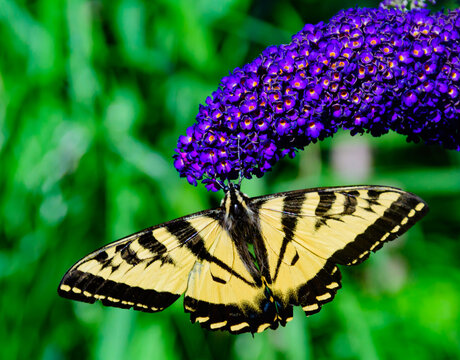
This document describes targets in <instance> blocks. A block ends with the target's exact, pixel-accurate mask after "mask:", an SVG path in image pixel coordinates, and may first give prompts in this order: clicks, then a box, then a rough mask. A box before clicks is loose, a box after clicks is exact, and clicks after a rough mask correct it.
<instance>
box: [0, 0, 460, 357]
mask: <svg viewBox="0 0 460 360" xmlns="http://www.w3.org/2000/svg"><path fill="white" fill-rule="evenodd" d="M376 3H377V2H376V1H374V2H371V1H367V2H365V1H362V2H360V5H363V6H364V5H367V6H372V5H373V6H375V5H376ZM449 4H450V3H448V2H445V3H444V5H446V6H448V5H449ZM354 5H356V3H355V2H354V1H347V2H346V3H345V4H344V2H342V1H328V2H326V1H317V0H305V1H300V0H290V1H283V2H277V1H270V2H262V1H261V2H257V1H252V2H251V1H243V0H222V1H213V0H199V1H193V2H190V1H185V0H180V1H174V0H156V1H141V0H115V1H96V0H95V1H80V0H67V1H56V0H37V1H33V2H31V1H24V0H18V1H16V2H15V1H13V0H2V1H1V2H0V44H1V47H2V52H1V56H0V129H1V132H0V314H1V316H0V318H1V321H0V358H2V359H39V358H41V359H109V358H110V359H181V358H186V359H195V358H200V359H212V358H219V359H230V358H235V359H291V358H301V359H330V358H336V359H379V358H383V359H399V358H400V359H433V358H436V359H452V358H458V357H459V356H460V341H459V339H460V326H459V323H460V288H459V287H458V283H459V282H460V261H459V260H458V254H459V253H460V237H459V234H460V154H459V153H455V152H449V151H445V150H443V149H440V148H434V147H426V146H423V145H415V144H406V143H405V142H404V140H402V139H401V138H400V137H398V136H397V135H392V134H389V135H386V136H384V137H382V138H379V139H376V138H371V137H370V136H364V137H355V138H352V137H350V136H349V134H347V133H341V134H338V135H337V136H336V137H334V139H331V140H328V141H325V142H323V143H321V144H316V145H312V146H309V147H308V149H306V150H305V151H304V152H302V153H301V154H299V156H298V157H297V158H296V159H294V160H288V159H286V160H284V161H283V162H282V163H280V164H279V165H278V167H277V169H276V170H275V171H274V172H272V173H270V174H267V175H266V176H265V177H264V178H263V179H255V180H253V181H246V182H245V183H244V184H243V190H244V191H245V192H246V193H248V194H249V195H251V196H255V195H259V194H264V193H268V192H276V191H286V190H293V189H296V188H306V187H314V186H326V185H345V184H347V183H369V184H382V185H395V186H399V187H402V188H404V189H405V190H408V191H412V192H415V193H417V194H418V195H419V196H421V197H423V198H424V199H425V200H426V201H427V202H428V203H429V204H430V207H431V212H430V214H429V215H428V216H427V218H426V219H424V220H423V221H422V222H421V223H420V224H419V225H417V226H416V227H415V228H414V229H412V230H411V231H409V233H408V234H407V235H406V236H404V237H403V238H402V239H399V240H397V241H395V242H394V243H392V244H390V245H387V246H386V247H385V249H383V250H382V251H381V252H379V254H378V255H376V256H372V257H371V259H370V260H369V261H367V262H366V263H365V264H363V265H361V266H359V267H357V268H349V269H342V273H343V274H344V280H343V285H344V288H343V289H342V290H340V291H339V293H338V295H337V298H336V299H335V300H334V302H332V303H331V304H328V305H326V306H325V307H324V309H323V310H322V311H321V312H320V313H319V314H318V315H315V316H312V317H309V318H306V317H305V316H304V315H303V313H302V312H301V311H296V313H295V318H294V320H293V321H292V322H291V323H289V324H288V326H287V327H286V328H283V329H279V330H277V331H266V332H264V333H263V334H258V335H255V337H254V338H252V337H251V336H250V335H241V336H232V335H229V334H226V333H220V332H216V333H210V332H206V331H204V330H202V329H201V328H200V327H199V326H198V325H192V324H190V322H189V320H188V316H187V315H186V314H184V313H183V310H182V304H181V301H178V302H177V303H176V304H174V305H173V306H172V307H171V308H170V309H167V310H165V311H164V312H163V313H159V314H144V313H137V312H134V311H126V310H120V309H111V308H104V307H103V306H102V305H100V304H94V305H88V304H81V303H75V302H71V301H68V300H65V299H61V298H59V297H58V295H57V293H56V289H57V285H58V284H59V281H60V279H61V277H62V275H63V274H64V273H65V271H66V270H67V269H68V268H69V267H70V266H71V265H72V264H73V263H74V262H75V261H77V260H78V259H79V258H81V257H82V256H84V255H86V254H87V253H89V252H90V251H92V250H95V249H96V248H97V247H100V246H102V245H103V244H106V243H108V242H110V241H112V240H115V239H117V238H120V237H122V236H124V235H127V234H129V233H132V232H135V231H138V230H140V229H142V228H146V227H148V226H151V225H154V224H158V223H161V222H163V221H166V220H169V219H172V218H175V217H179V216H182V215H185V214H188V213H190V212H193V211H198V210H202V209H205V208H208V207H210V206H214V205H216V203H217V202H218V201H219V200H220V199H218V198H219V196H220V195H221V194H217V195H216V194H209V193H207V192H206V191H205V189H204V188H203V187H198V188H194V187H192V186H190V185H188V184H187V183H186V181H185V180H184V179H179V177H178V174H177V173H176V172H175V170H174V169H173V165H172V157H171V156H172V154H173V149H174V147H175V143H176V139H177V137H178V136H179V135H180V134H182V133H183V132H184V130H185V128H186V127H187V126H188V125H190V124H191V123H192V122H193V121H194V116H195V114H196V112H197V110H198V104H200V103H203V102H204V100H205V98H206V96H208V95H209V94H210V93H211V92H212V91H213V90H215V89H216V86H217V84H218V82H219V80H220V78H221V77H222V76H223V75H225V74H227V73H228V71H229V70H231V69H233V68H234V67H236V66H240V65H243V64H244V63H246V62H247V61H249V60H251V59H252V58H253V57H255V56H256V55H257V54H258V53H259V52H260V51H261V50H262V49H263V48H264V47H265V46H268V45H271V44H279V43H283V42H288V41H289V39H290V35H291V34H293V33H294V32H297V31H298V30H299V29H300V28H301V27H302V26H303V24H304V23H307V22H309V23H314V22H317V21H321V20H327V19H328V17H330V16H331V15H332V14H334V13H335V12H336V11H338V10H339V9H340V7H341V6H354Z"/></svg>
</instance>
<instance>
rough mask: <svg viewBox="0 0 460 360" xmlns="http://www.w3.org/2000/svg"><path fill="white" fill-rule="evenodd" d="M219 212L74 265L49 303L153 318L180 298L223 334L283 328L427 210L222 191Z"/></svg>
mask: <svg viewBox="0 0 460 360" xmlns="http://www.w3.org/2000/svg"><path fill="white" fill-rule="evenodd" d="M224 190H225V196H224V198H223V200H222V202H221V204H220V207H218V208H215V209H212V210H206V211H202V212H198V213H195V214H192V215H188V216H185V217H181V218H178V219H175V220H172V221H169V222H166V223H164V224H160V225H157V226H153V227H150V228H148V229H145V230H142V231H140V232H138V233H135V234H133V235H130V236H127V237H125V238H123V239H121V240H118V241H115V242H113V243H111V244H109V245H106V246H104V247H102V248H100V249H99V250H97V251H95V252H93V253H91V254H89V255H87V256H86V257H84V258H83V259H81V260H80V261H78V262H77V263H76V264H75V265H74V266H72V268H71V269H70V270H69V271H68V272H67V273H66V274H65V276H64V277H63V279H62V281H61V283H60V285H59V288H58V293H59V295H61V296H63V297H65V298H69V299H73V300H79V301H84V302H89V303H93V302H95V301H96V300H100V301H102V303H103V304H104V305H107V306H115V307H120V308H134V309H135V310H140V311H145V312H157V311H161V310H163V309H165V308H167V307H168V306H170V305H171V304H172V303H173V302H175V301H176V300H177V299H178V298H179V297H180V296H181V295H182V294H184V309H185V311H186V312H187V313H190V318H191V321H192V322H193V323H194V322H198V323H199V324H200V325H201V326H202V327H203V328H206V329H210V330H226V331H229V332H230V333H233V334H239V333H244V332H251V333H253V334H254V333H256V332H262V331H264V330H265V329H267V328H271V329H276V328H277V327H278V326H279V325H281V326H285V325H286V323H287V322H289V321H290V320H292V318H293V307H294V306H301V307H302V309H303V311H304V312H305V313H306V314H307V315H310V314H313V313H316V312H318V311H319V310H320V309H321V306H322V305H323V304H324V303H327V302H329V301H331V300H332V299H333V298H334V296H335V294H336V292H337V290H338V289H339V288H340V287H341V282H340V281H341V274H340V271H339V269H338V267H337V264H339V265H356V264H359V263H361V262H363V261H364V260H365V259H367V258H368V257H369V254H370V252H371V251H373V252H375V251H377V250H378V249H380V248H381V247H382V245H383V244H384V243H385V242H387V241H390V240H393V239H395V238H396V237H398V236H400V235H401V234H403V233H404V232H405V231H407V230H408V229H409V228H410V227H411V226H412V225H414V224H415V223H416V222H417V221H418V220H419V219H421V218H422V217H423V216H424V215H425V214H426V213H427V212H428V206H427V204H426V203H425V202H424V201H423V200H422V199H420V198H419V197H418V196H416V195H414V194H411V193H408V192H404V191H402V190H399V189H397V188H392V187H386V186H346V187H330V188H316V189H306V190H297V191H289V192H282V193H277V194H272V195H266V196H259V197H253V198H249V197H248V196H247V195H245V194H243V193H242V192H241V191H240V188H239V185H237V184H233V183H229V185H228V186H226V187H225V189H224Z"/></svg>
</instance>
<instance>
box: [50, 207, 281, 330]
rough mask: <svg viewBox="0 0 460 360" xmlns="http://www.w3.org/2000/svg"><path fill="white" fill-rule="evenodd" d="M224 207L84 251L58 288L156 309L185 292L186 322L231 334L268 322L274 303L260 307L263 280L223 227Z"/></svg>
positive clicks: (80, 296)
mask: <svg viewBox="0 0 460 360" xmlns="http://www.w3.org/2000/svg"><path fill="white" fill-rule="evenodd" d="M222 211H223V210H221V209H216V210H211V211H205V212H201V213H198V214H195V215H191V216H186V217H183V218H180V219H176V220H173V221H171V222H168V223H165V224H162V225H158V226H156V227H153V228H149V229H146V230H144V231H141V232H139V233H136V234H133V235H131V236H128V237H126V238H124V239H121V240H118V241H116V242H114V243H112V244H109V245H107V246H105V247H103V248H101V249H99V250H97V251H95V252H93V253H91V254H89V255H88V256H86V257H84V258H83V259H82V260H80V261H79V262H77V263H76V264H75V265H74V266H73V267H72V268H71V269H70V270H69V271H68V272H67V273H66V274H65V276H64V278H63V279H62V281H61V284H60V286H59V288H58V292H59V295H61V296H63V297H66V298H69V299H72V300H79V301H84V302H89V303H93V302H95V301H96V300H101V301H102V303H103V304H104V305H107V306H115V307H121V308H131V307H132V308H134V309H135V310H140V311H146V312H156V311H161V310H163V309H165V308H166V307H168V306H169V305H171V304H172V303H173V302H174V301H175V300H177V299H178V298H179V297H180V295H181V294H183V293H184V292H185V299H184V308H185V311H186V312H188V313H190V317H191V320H192V322H199V323H200V325H201V326H202V327H204V328H207V329H210V330H217V329H221V330H228V331H229V332H231V333H235V334H236V333H242V332H247V331H251V332H256V331H257V330H258V329H259V328H260V326H261V325H262V324H268V323H272V322H273V319H275V318H276V311H275V309H274V308H269V309H267V307H266V306H265V311H264V310H263V309H264V303H266V302H267V299H266V297H265V295H264V292H263V288H262V287H261V286H262V284H261V283H260V282H259V283H258V282H257V281H255V280H254V278H253V277H252V276H251V274H250V273H249V271H248V264H247V263H245V262H244V260H242V257H241V256H240V252H241V250H239V249H238V246H239V245H237V244H236V243H235V241H233V240H232V239H231V238H230V236H229V234H228V232H227V231H226V230H225V229H224V228H223V227H222V221H221V215H222ZM240 245H241V244H240ZM264 326H265V325H264Z"/></svg>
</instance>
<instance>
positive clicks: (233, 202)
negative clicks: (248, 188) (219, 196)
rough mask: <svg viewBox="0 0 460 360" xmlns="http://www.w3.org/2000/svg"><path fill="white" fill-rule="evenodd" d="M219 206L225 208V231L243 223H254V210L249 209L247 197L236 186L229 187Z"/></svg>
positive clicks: (250, 224) (249, 224)
mask: <svg viewBox="0 0 460 360" xmlns="http://www.w3.org/2000/svg"><path fill="white" fill-rule="evenodd" d="M221 206H222V207H223V208H224V209H225V215H224V219H223V222H224V227H225V228H226V229H227V231H230V230H232V229H233V228H235V227H240V228H241V227H242V226H244V225H247V226H254V225H255V224H254V221H255V219H254V211H253V210H252V209H251V206H250V203H249V197H248V196H247V195H246V194H243V193H242V192H241V191H239V190H238V189H237V188H236V187H234V186H230V187H229V189H228V191H227V192H226V193H225V197H224V198H223V200H222V203H221ZM246 223H247V224H246Z"/></svg>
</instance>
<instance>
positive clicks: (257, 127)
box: [174, 7, 460, 191]
mask: <svg viewBox="0 0 460 360" xmlns="http://www.w3.org/2000/svg"><path fill="white" fill-rule="evenodd" d="M459 33H460V17H459V10H454V11H450V12H448V13H435V14H430V12H429V11H428V10H424V9H415V10H411V11H407V12H404V11H401V10H399V9H386V8H383V7H381V8H379V9H348V10H343V11H341V12H340V13H338V14H337V15H336V16H334V17H333V18H332V19H331V20H330V21H329V23H322V22H321V23H319V24H316V25H305V26H304V28H303V29H302V30H301V31H300V32H299V33H297V34H295V35H294V36H293V37H292V41H291V42H290V43H289V44H284V45H280V46H270V47H268V48H267V49H265V50H264V51H263V52H262V54H261V55H260V56H259V57H257V58H256V59H255V60H253V61H252V62H250V63H249V64H246V65H245V66H243V67H242V68H236V69H235V70H234V71H233V72H232V73H230V75H228V76H225V77H224V78H223V79H222V81H221V83H220V85H219V88H218V89H217V90H216V91H215V92H214V93H212V96H211V97H208V98H207V99H206V104H205V105H200V108H199V112H198V115H197V117H196V122H195V124H194V125H193V126H191V127H189V128H188V129H187V132H186V135H183V136H181V137H180V138H179V141H178V146H177V148H176V154H175V155H174V158H175V161H174V165H175V167H176V169H177V170H178V171H179V173H180V175H181V176H182V177H186V178H187V180H188V181H189V182H190V183H191V184H194V185H196V184H197V181H199V180H202V181H203V183H204V184H205V185H206V187H207V188H208V189H210V190H214V191H216V190H218V189H219V188H220V185H219V184H218V182H219V181H222V180H225V179H236V178H237V177H238V174H239V173H240V172H241V174H242V175H243V176H244V177H246V178H251V177H252V176H254V175H255V176H258V177H260V176H262V175H263V174H264V173H265V172H266V171H269V170H270V169H271V168H272V167H273V166H274V165H275V163H276V162H277V161H279V160H280V159H281V158H283V157H285V156H286V155H288V156H290V157H294V156H295V152H296V151H298V150H301V149H303V148H304V147H305V146H306V145H308V144H310V143H312V142H313V143H314V142H316V141H318V140H322V139H324V138H327V137H330V136H332V135H333V134H334V133H335V132H336V131H337V130H338V129H340V128H341V129H345V130H348V131H350V133H351V135H355V134H363V133H370V134H372V135H373V136H380V135H383V134H386V133H388V132H389V131H390V130H393V131H396V132H397V133H399V134H402V135H405V136H406V137H407V140H408V141H414V142H418V141H420V140H422V141H424V142H425V143H429V144H439V145H441V146H444V147H445V148H447V149H455V150H460V96H459V88H460V86H459V85H460V81H459V80H460V54H459V53H460V34H459Z"/></svg>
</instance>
